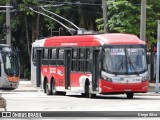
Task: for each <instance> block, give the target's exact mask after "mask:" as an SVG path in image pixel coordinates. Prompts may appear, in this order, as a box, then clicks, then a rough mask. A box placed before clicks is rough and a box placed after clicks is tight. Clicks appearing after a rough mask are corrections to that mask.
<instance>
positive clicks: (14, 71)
mask: <svg viewBox="0 0 160 120" xmlns="http://www.w3.org/2000/svg"><path fill="white" fill-rule="evenodd" d="M2 58H3V64H4V70H5V73H6V74H7V75H16V76H18V75H19V62H18V58H17V55H16V54H15V53H13V52H3V54H2Z"/></svg>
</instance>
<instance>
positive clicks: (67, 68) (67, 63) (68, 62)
mask: <svg viewBox="0 0 160 120" xmlns="http://www.w3.org/2000/svg"><path fill="white" fill-rule="evenodd" d="M71 53H72V51H71V49H66V50H65V89H69V87H70V71H71V57H72V56H71Z"/></svg>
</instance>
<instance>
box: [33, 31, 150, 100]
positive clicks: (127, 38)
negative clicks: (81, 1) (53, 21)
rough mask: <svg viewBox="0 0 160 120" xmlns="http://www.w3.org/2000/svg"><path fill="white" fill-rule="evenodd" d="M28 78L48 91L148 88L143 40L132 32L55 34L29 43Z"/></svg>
mask: <svg viewBox="0 0 160 120" xmlns="http://www.w3.org/2000/svg"><path fill="white" fill-rule="evenodd" d="M31 81H32V84H33V85H34V86H35V87H41V88H43V89H44V92H45V93H47V94H48V95H51V94H65V93H66V92H77V93H81V94H82V95H85V96H86V97H89V98H92V97H95V96H96V94H124V93H125V94H126V95H127V98H129V99H132V98H133V96H134V93H146V92H147V91H148V70H147V62H146V46H145V42H144V41H142V40H140V39H139V38H138V37H137V36H135V35H131V34H121V33H111V34H97V35H77V36H58V37H57V36H55V37H50V38H45V39H42V40H36V41H35V42H34V43H33V44H32V59H31Z"/></svg>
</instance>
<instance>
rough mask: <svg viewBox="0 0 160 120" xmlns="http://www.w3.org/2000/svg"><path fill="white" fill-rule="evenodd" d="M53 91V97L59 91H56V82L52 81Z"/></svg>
mask: <svg viewBox="0 0 160 120" xmlns="http://www.w3.org/2000/svg"><path fill="white" fill-rule="evenodd" d="M51 91H52V94H53V95H57V91H56V90H55V81H54V80H52V82H51Z"/></svg>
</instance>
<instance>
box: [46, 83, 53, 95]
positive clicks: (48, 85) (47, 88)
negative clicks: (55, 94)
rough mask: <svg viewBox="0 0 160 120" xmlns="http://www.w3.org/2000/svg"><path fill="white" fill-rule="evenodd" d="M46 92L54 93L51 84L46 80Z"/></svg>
mask: <svg viewBox="0 0 160 120" xmlns="http://www.w3.org/2000/svg"><path fill="white" fill-rule="evenodd" d="M46 94H47V95H52V90H51V86H50V84H49V83H48V82H46Z"/></svg>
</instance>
